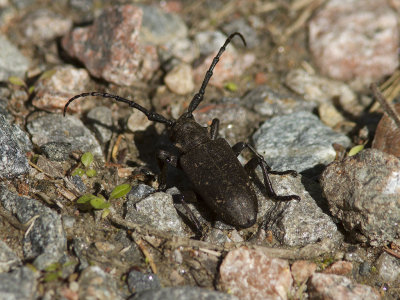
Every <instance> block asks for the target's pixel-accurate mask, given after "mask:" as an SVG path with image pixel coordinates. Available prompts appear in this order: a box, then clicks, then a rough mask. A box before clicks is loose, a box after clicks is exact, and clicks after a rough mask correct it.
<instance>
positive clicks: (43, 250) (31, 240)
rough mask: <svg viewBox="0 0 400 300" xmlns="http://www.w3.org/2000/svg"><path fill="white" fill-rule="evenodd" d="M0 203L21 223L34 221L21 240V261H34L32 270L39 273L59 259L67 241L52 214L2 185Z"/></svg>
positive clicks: (51, 211)
mask: <svg viewBox="0 0 400 300" xmlns="http://www.w3.org/2000/svg"><path fill="white" fill-rule="evenodd" d="M0 203H1V205H2V206H3V207H4V208H5V209H6V210H8V211H10V212H11V213H12V214H13V215H15V216H16V217H17V218H18V220H19V221H20V222H21V223H27V222H28V221H31V220H32V218H34V217H35V218H36V219H34V220H33V221H32V225H31V227H30V230H29V231H27V233H26V234H25V235H24V238H23V240H22V243H23V252H24V258H25V259H27V260H34V262H33V264H34V265H35V267H36V268H38V269H40V270H42V269H44V268H45V267H46V266H47V265H49V264H51V263H53V262H55V261H59V260H60V259H61V258H62V256H63V254H64V251H65V250H66V244H67V240H66V236H65V232H64V229H63V226H62V222H61V218H60V216H59V215H58V214H57V213H56V212H54V211H53V210H51V209H50V208H48V207H46V206H44V205H43V204H41V203H40V202H38V201H37V200H34V199H30V198H26V197H21V196H18V195H16V194H13V193H11V192H10V191H9V190H8V189H7V188H6V187H5V186H4V185H1V186H0Z"/></svg>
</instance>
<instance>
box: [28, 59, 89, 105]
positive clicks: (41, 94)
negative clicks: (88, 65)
mask: <svg viewBox="0 0 400 300" xmlns="http://www.w3.org/2000/svg"><path fill="white" fill-rule="evenodd" d="M89 81H90V78H89V73H88V72H87V71H86V70H85V69H77V68H74V67H72V66H61V67H56V68H54V69H53V70H48V71H46V72H45V73H43V74H42V77H40V78H39V80H38V81H37V82H36V84H35V97H34V98H33V100H32V104H33V105H34V106H36V107H37V108H40V109H44V110H48V111H57V112H61V111H62V110H63V109H64V106H65V104H66V103H67V101H68V99H70V98H72V97H73V96H75V95H76V94H80V93H83V92H85V91H86V90H87V86H88V84H89ZM81 110H82V102H81V101H79V100H78V101H75V102H73V103H72V104H71V105H70V106H69V107H68V111H72V112H80V111H81Z"/></svg>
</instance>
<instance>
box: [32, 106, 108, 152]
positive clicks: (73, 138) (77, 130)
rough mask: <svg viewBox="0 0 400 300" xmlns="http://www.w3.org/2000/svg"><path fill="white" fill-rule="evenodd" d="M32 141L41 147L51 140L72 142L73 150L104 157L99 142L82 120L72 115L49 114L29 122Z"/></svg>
mask: <svg viewBox="0 0 400 300" xmlns="http://www.w3.org/2000/svg"><path fill="white" fill-rule="evenodd" d="M27 129H28V131H29V133H30V134H31V135H32V142H33V143H34V144H36V145H38V146H39V147H41V146H42V145H45V144H47V143H50V142H63V143H69V144H71V149H72V150H73V151H81V152H87V151H90V152H92V154H93V155H95V156H97V157H100V158H101V159H103V153H102V150H101V147H100V145H99V142H98V141H97V140H96V138H95V137H94V135H93V134H92V133H91V132H90V130H89V129H87V128H86V127H85V125H83V123H82V121H81V120H79V119H78V118H76V117H74V116H70V115H66V116H65V117H63V116H62V115H59V114H48V115H45V116H43V117H39V118H37V119H35V120H33V121H30V122H29V123H28V124H27Z"/></svg>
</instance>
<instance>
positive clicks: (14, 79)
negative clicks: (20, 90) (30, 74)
mask: <svg viewBox="0 0 400 300" xmlns="http://www.w3.org/2000/svg"><path fill="white" fill-rule="evenodd" d="M8 81H9V82H10V83H12V84H14V85H18V86H26V83H25V81H23V80H22V79H21V78H19V77H17V76H10V77H8Z"/></svg>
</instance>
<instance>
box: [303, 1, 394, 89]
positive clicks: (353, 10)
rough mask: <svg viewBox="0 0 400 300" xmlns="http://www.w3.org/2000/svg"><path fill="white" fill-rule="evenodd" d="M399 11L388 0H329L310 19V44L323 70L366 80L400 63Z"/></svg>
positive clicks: (372, 79)
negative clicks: (397, 15) (397, 14)
mask: <svg viewBox="0 0 400 300" xmlns="http://www.w3.org/2000/svg"><path fill="white" fill-rule="evenodd" d="M398 45H399V31H398V27H397V17H396V13H395V12H394V11H393V10H392V9H391V8H390V7H389V5H388V4H387V2H386V1H385V0H351V1H347V2H345V3H344V2H343V1H341V0H330V1H328V2H327V3H326V5H324V7H323V8H322V9H321V10H319V11H318V12H317V13H316V14H315V16H314V17H313V18H312V19H311V21H310V23H309V46H310V50H311V53H312V55H313V57H314V61H315V63H316V64H317V65H318V67H319V68H320V70H321V72H322V73H323V74H326V75H328V76H330V77H332V78H335V79H339V80H352V79H357V80H361V81H363V82H365V83H370V82H371V81H375V80H378V79H379V78H381V77H382V76H385V75H389V74H391V73H392V72H393V71H394V70H395V69H396V68H397V66H398V64H399V59H398Z"/></svg>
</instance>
